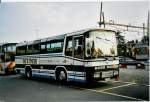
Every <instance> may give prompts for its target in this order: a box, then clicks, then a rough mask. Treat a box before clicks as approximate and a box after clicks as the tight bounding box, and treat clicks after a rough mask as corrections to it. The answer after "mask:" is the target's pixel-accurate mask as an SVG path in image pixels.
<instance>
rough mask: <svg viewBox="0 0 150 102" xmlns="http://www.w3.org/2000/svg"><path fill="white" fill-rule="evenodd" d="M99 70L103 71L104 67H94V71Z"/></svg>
mask: <svg viewBox="0 0 150 102" xmlns="http://www.w3.org/2000/svg"><path fill="white" fill-rule="evenodd" d="M99 69H105V66H97V67H95V70H99Z"/></svg>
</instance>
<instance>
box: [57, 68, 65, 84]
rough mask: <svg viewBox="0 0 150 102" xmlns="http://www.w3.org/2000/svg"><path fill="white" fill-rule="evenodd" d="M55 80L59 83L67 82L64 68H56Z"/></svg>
mask: <svg viewBox="0 0 150 102" xmlns="http://www.w3.org/2000/svg"><path fill="white" fill-rule="evenodd" d="M56 80H57V81H58V82H60V83H66V82H67V73H66V71H65V70H63V69H61V70H58V71H57V73H56Z"/></svg>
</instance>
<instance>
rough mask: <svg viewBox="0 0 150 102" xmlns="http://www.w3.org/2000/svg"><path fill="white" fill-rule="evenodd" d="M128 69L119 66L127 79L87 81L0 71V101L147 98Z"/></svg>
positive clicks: (145, 89)
mask: <svg viewBox="0 0 150 102" xmlns="http://www.w3.org/2000/svg"><path fill="white" fill-rule="evenodd" d="M127 70H128V71H127ZM130 71H131V70H130V69H121V70H120V74H121V73H124V74H123V75H122V76H120V77H125V76H126V75H128V80H125V81H124V78H120V80H118V81H115V80H110V81H103V82H98V83H92V84H90V85H89V84H83V83H77V82H69V83H67V84H65V85H64V84H60V83H58V82H56V81H54V80H50V79H46V78H33V79H31V80H28V79H26V78H24V77H22V76H20V75H9V76H3V75H0V102H51V101H52V102H58V101H65V102H66V101H69V102H70V101H82V102H83V101H149V84H147V83H143V82H141V81H140V83H137V82H135V81H131V80H129V79H130V77H129V76H130V74H129V72H130ZM136 71H137V70H136ZM139 72H140V70H139ZM137 75H139V74H137ZM140 75H141V74H140ZM142 76H143V75H142ZM139 77H140V76H139ZM144 78H145V77H144ZM146 78H147V77H146ZM125 79H126V78H125ZM131 79H132V74H131ZM136 80H137V79H136ZM138 80H141V79H140V78H139V79H138Z"/></svg>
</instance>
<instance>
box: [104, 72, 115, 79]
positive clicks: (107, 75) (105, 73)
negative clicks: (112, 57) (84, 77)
mask: <svg viewBox="0 0 150 102" xmlns="http://www.w3.org/2000/svg"><path fill="white" fill-rule="evenodd" d="M112 76H113V71H107V72H102V78H106V77H112Z"/></svg>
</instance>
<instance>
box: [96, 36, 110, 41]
mask: <svg viewBox="0 0 150 102" xmlns="http://www.w3.org/2000/svg"><path fill="white" fill-rule="evenodd" d="M96 38H98V39H101V40H106V41H111V40H108V39H103V38H100V37H96Z"/></svg>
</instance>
